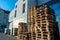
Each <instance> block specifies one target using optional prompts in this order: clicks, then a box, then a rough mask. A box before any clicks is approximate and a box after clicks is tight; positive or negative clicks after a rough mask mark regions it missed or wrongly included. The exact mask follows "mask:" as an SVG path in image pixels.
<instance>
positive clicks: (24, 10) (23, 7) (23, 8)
mask: <svg viewBox="0 0 60 40" xmlns="http://www.w3.org/2000/svg"><path fill="white" fill-rule="evenodd" d="M24 12H25V4H23V13H24Z"/></svg>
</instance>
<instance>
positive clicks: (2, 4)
mask: <svg viewBox="0 0 60 40" xmlns="http://www.w3.org/2000/svg"><path fill="white" fill-rule="evenodd" d="M16 1H17V0H0V8H2V9H5V10H9V11H11V10H12V9H13V8H14V5H15V3H16Z"/></svg>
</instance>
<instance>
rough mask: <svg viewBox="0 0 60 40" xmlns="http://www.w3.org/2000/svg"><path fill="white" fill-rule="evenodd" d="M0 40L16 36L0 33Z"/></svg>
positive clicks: (12, 39)
mask: <svg viewBox="0 0 60 40" xmlns="http://www.w3.org/2000/svg"><path fill="white" fill-rule="evenodd" d="M0 40H17V38H16V37H14V36H10V35H5V34H3V33H0Z"/></svg>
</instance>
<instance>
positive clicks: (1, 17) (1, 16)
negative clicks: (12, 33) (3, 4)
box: [0, 8, 9, 32]
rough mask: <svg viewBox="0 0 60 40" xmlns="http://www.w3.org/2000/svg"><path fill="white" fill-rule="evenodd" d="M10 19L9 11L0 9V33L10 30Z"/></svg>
mask: <svg viewBox="0 0 60 40" xmlns="http://www.w3.org/2000/svg"><path fill="white" fill-rule="evenodd" d="M8 18H9V11H5V10H3V9H1V8H0V32H4V30H5V28H9V25H8V24H9V23H8Z"/></svg>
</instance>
